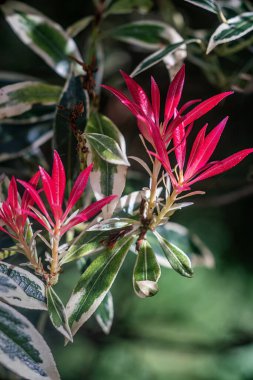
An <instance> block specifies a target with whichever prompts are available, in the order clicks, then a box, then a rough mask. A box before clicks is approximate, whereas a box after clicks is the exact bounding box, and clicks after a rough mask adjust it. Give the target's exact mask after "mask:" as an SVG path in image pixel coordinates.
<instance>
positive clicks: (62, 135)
mask: <svg viewBox="0 0 253 380" xmlns="http://www.w3.org/2000/svg"><path fill="white" fill-rule="evenodd" d="M73 113H74V114H75V115H77V118H76V120H75V125H74V128H77V129H78V130H81V131H83V130H84V128H85V125H86V122H87V119H88V115H89V97H88V93H87V91H86V90H84V89H83V81H82V77H81V76H79V75H78V76H76V75H75V74H74V73H73V70H71V71H70V73H69V76H68V78H67V81H66V83H65V86H64V88H63V91H62V94H61V97H60V100H59V106H58V109H57V113H56V117H55V123H54V140H53V144H54V147H55V148H56V149H57V151H58V152H59V154H60V155H61V159H62V161H63V163H64V166H65V168H66V171H67V178H69V179H72V178H73V174H74V168H75V163H76V161H77V160H76V155H77V140H76V137H75V136H74V131H73V130H72V127H73V126H72V125H71V119H72V114H73Z"/></svg>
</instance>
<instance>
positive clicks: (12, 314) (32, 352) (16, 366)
mask: <svg viewBox="0 0 253 380" xmlns="http://www.w3.org/2000/svg"><path fill="white" fill-rule="evenodd" d="M0 363H1V364H2V365H3V366H4V367H6V368H8V369H9V370H10V371H13V372H14V373H16V374H17V375H18V376H19V377H20V376H22V378H24V379H28V380H60V376H59V373H58V371H57V368H56V365H55V362H54V359H53V356H52V354H51V351H50V349H49V347H48V345H47V344H46V342H45V341H44V339H43V337H42V336H41V335H40V334H39V333H38V331H37V330H36V329H35V328H34V327H33V325H32V324H31V322H30V321H29V320H28V319H27V318H25V317H24V316H23V315H22V314H20V313H19V312H18V311H16V310H15V309H14V308H12V307H11V306H9V305H7V304H4V303H3V302H1V301H0Z"/></svg>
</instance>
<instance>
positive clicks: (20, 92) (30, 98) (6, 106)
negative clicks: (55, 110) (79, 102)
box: [0, 81, 61, 119]
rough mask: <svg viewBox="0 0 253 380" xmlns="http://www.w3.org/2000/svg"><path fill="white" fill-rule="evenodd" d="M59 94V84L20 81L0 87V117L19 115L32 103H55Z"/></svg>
mask: <svg viewBox="0 0 253 380" xmlns="http://www.w3.org/2000/svg"><path fill="white" fill-rule="evenodd" d="M60 94H61V88H60V87H59V86H52V85H50V84H47V83H43V82H30V81H29V82H21V83H16V84H10V85H8V86H5V87H2V88H1V89H0V119H5V118H8V117H13V116H17V115H21V114H23V113H24V112H26V111H29V110H31V109H32V107H33V106H34V105H38V104H40V105H44V106H52V105H55V104H56V103H57V102H58V100H59V96H60Z"/></svg>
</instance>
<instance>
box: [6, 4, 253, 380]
mask: <svg viewBox="0 0 253 380" xmlns="http://www.w3.org/2000/svg"><path fill="white" fill-rule="evenodd" d="M26 3H27V4H29V5H31V6H34V7H36V8H37V9H39V10H41V11H42V12H43V13H45V14H46V15H48V16H49V17H50V18H52V19H54V20H55V21H56V22H58V23H59V24H61V25H62V26H63V27H67V26H68V25H70V24H71V23H73V22H74V21H76V20H77V19H78V18H81V17H83V16H85V15H89V14H92V12H93V5H92V1H91V0H74V1H72V2H67V1H60V0H53V1H40V0H37V1H35V0H33V1H26ZM167 3H171V4H170V5H174V7H175V8H176V9H177V11H179V12H180V13H181V14H182V17H183V19H184V22H186V23H187V25H189V26H191V27H194V28H196V29H198V28H207V27H210V28H214V27H215V26H216V25H217V19H216V18H215V16H213V15H212V14H211V13H208V12H204V11H203V10H201V9H198V8H196V7H192V6H191V5H189V4H186V3H185V2H184V1H183V0H178V1H176V0H175V1H173V2H169V1H168V2H167ZM165 5H166V0H163V1H158V0H157V1H154V6H153V8H152V11H151V13H150V14H148V15H145V16H138V19H139V18H140V17H141V18H147V19H148V18H156V19H161V18H163V19H165V20H166V17H167V19H168V18H169V16H170V15H169V14H167V13H165V11H164V10H165V9H167V12H169V9H171V8H170V7H169V6H168V7H167V8H166V7H165ZM167 5H168V4H167ZM123 18H124V19H123ZM136 18H137V17H136V15H127V16H125V15H124V16H119V17H114V18H111V19H109V20H108V21H107V22H108V23H111V26H113V25H114V24H115V23H116V24H117V25H118V24H120V23H121V22H123V21H124V22H126V21H127V20H129V21H130V20H132V19H136ZM86 33H88V32H85V33H82V34H81V35H80V36H79V37H78V43H79V44H80V46H85V45H84V42H85V39H86V37H87V35H86ZM0 46H1V55H0V57H1V59H0V74H1V75H0V79H1V85H4V84H7V83H10V82H11V81H12V78H13V77H12V75H9V76H7V75H6V71H7V72H12V73H13V72H18V73H22V74H25V75H28V76H32V77H37V78H43V79H45V80H47V81H48V82H50V83H56V84H63V82H62V80H61V79H59V77H57V76H56V75H55V74H54V72H53V71H52V70H51V69H50V68H48V67H47V66H46V65H45V64H44V63H43V62H42V60H41V59H40V58H39V57H37V56H36V55H35V54H34V53H33V52H31V51H30V50H29V49H28V48H27V47H26V46H24V45H23V44H22V43H21V42H20V41H19V40H18V38H17V37H16V36H15V35H14V33H13V32H12V30H11V29H10V28H9V26H8V25H7V23H6V22H5V20H4V17H3V16H2V15H0ZM84 49H85V48H84ZM117 52H118V53H117ZM117 54H118V55H117ZM144 56H145V55H144V53H143V52H140V51H138V50H133V49H130V48H129V46H128V45H123V44H121V43H120V42H118V43H117V44H116V45H115V44H114V45H113V46H111V45H110V43H108V46H106V47H105V58H106V64H107V67H108V69H107V75H106V76H105V81H106V83H111V84H116V85H118V86H120V85H121V84H122V82H121V79H120V75H119V73H118V69H119V68H122V69H124V70H125V71H126V72H131V70H132V69H133V68H134V67H135V66H136V65H137V64H138V63H139V61H140V60H141V59H143V58H144ZM150 74H152V75H154V77H155V78H156V80H157V82H158V84H159V86H160V87H161V91H162V93H163V96H165V94H166V90H167V87H168V85H169V76H168V72H167V70H166V69H165V68H164V66H163V65H162V64H161V65H157V66H155V67H154V68H152V70H149V71H147V72H145V73H143V74H141V75H140V76H139V77H138V81H139V83H140V84H141V85H143V87H144V88H146V89H147V91H149V78H150ZM219 87H220V83H218V82H217V85H216V86H215V84H214V83H212V84H210V81H209V80H208V79H207V77H206V76H205V75H204V74H203V72H202V71H201V70H200V69H199V68H197V67H196V66H195V65H193V64H192V63H191V62H190V61H186V83H185V89H184V95H183V100H189V99H194V98H203V99H205V98H207V97H209V96H212V95H214V94H215V93H217V92H219V91H220V88H219ZM252 105H253V95H252V94H251V93H247V94H245V93H236V94H235V95H233V96H231V97H229V98H228V99H226V101H225V102H224V103H223V104H222V105H221V106H219V107H217V108H216V109H215V110H213V111H212V112H210V114H208V116H207V117H206V118H205V120H201V122H200V123H198V124H197V126H196V130H197V129H198V127H200V126H202V125H203V123H204V121H207V120H208V122H209V123H210V125H212V126H214V125H215V123H217V122H218V121H219V120H220V119H221V118H222V117H224V116H226V115H230V121H229V123H228V125H227V127H226V130H225V132H224V135H223V137H222V140H221V141H220V144H219V147H218V149H217V151H216V153H215V157H217V158H219V159H220V158H223V157H226V156H227V155H229V154H232V153H233V152H235V151H237V150H240V149H243V148H246V147H252V146H253V123H252ZM102 110H103V112H104V113H105V114H107V115H108V116H109V117H110V118H112V120H114V121H115V123H116V124H117V125H118V127H119V128H120V129H121V131H122V132H123V134H124V136H125V137H126V140H127V144H128V154H129V155H134V154H136V153H138V154H141V153H140V152H142V151H143V148H142V145H141V143H140V141H139V138H138V132H137V127H136V125H135V120H134V118H133V117H132V116H131V115H130V113H129V112H128V111H127V110H126V109H124V108H123V107H122V106H121V105H120V104H119V103H118V101H117V100H115V99H114V98H112V96H108V95H107V94H105V93H103V98H102ZM40 128H42V129H43V128H48V129H50V125H43V126H40ZM40 130H41V129H38V130H36V131H34V130H33V131H32V132H31V126H30V127H28V126H25V125H24V126H22V127H21V126H19V127H18V129H17V126H15V125H1V124H0V141H1V145H0V151H1V153H0V154H3V153H6V152H15V151H17V150H20V149H22V148H24V147H25V146H26V145H27V144H28V142H30V141H31V139H33V138H35V137H36V136H35V137H34V133H35V135H36V133H37V134H38V135H39V134H40ZM42 153H43V155H44V158H45V159H46V158H47V157H49V156H50V143H47V144H45V146H43V148H42ZM0 157H1V156H0ZM143 158H144V159H145V154H144V152H143ZM35 161H36V160H35V159H34V157H33V156H32V155H29V154H27V155H24V156H23V157H21V158H20V157H19V158H18V159H12V160H4V161H2V162H0V164H1V169H0V170H1V172H6V173H7V174H9V175H12V174H18V175H19V176H20V175H23V176H24V177H26V175H27V174H28V171H31V170H33V168H34V166H35V164H36V162H35ZM128 177H129V182H128V187H127V191H131V190H136V188H137V186H138V187H143V186H147V178H146V176H145V175H144V174H143V173H142V172H141V170H140V167H138V166H137V165H135V164H133V166H132V168H131V171H130V172H129V176H128ZM201 190H205V191H206V192H207V195H205V196H202V197H200V196H199V197H198V198H196V199H194V202H195V205H194V206H192V207H190V208H187V209H184V210H182V211H179V212H178V213H177V214H176V215H175V216H174V217H173V221H174V222H177V223H180V224H182V225H184V226H186V227H187V228H188V229H189V230H190V232H191V233H193V234H197V235H198V236H199V237H200V238H201V239H202V240H203V242H204V243H205V244H206V245H207V246H208V248H209V249H210V250H211V251H212V253H213V255H214V257H215V261H216V265H215V267H214V268H213V269H209V268H203V267H202V268H201V267H198V268H196V269H195V275H194V277H193V278H192V279H186V278H182V277H180V276H179V275H178V274H177V273H174V272H172V271H170V270H168V269H163V273H162V276H161V280H160V282H159V284H160V291H159V293H158V294H157V295H156V296H155V297H154V298H151V299H145V300H142V299H138V298H137V297H136V296H135V294H134V292H133V289H132V284H131V281H132V280H131V273H132V267H133V265H134V256H133V255H132V256H131V255H129V257H128V258H127V260H126V262H125V264H124V266H123V269H122V270H121V272H120V274H119V276H118V278H117V279H116V282H115V284H114V286H113V289H112V293H113V296H114V306H115V320H114V323H113V327H112V331H111V334H110V335H109V336H105V335H104V334H103V332H102V331H101V330H100V328H99V326H98V325H97V324H96V321H95V319H91V320H90V321H89V322H88V323H86V324H85V325H84V326H83V327H82V328H81V329H80V331H79V332H78V334H77V335H76V338H75V341H74V343H73V344H69V345H68V346H67V347H63V340H62V337H61V336H59V335H58V334H57V333H56V332H55V331H54V330H53V329H52V328H51V327H50V324H49V323H46V328H45V333H44V336H45V338H46V340H47V342H48V343H49V346H50V347H51V348H52V351H53V354H54V356H55V359H56V363H57V366H58V368H59V371H60V373H61V376H62V379H63V380H81V379H85V380H104V379H106V380H107V379H108V380H116V379H121V380H130V379H131V380H132V379H134V380H135V379H136V380H137V379H138V380H149V379H150V380H151V379H159V380H163V379H164V380H165V379H166V380H168V379H169V380H253V323H252V321H253V276H252V274H253V248H252V247H253V241H252V236H253V235H252V233H253V230H252V226H253V222H252V210H253V196H252V195H253V158H252V157H251V156H250V157H249V158H247V160H245V162H243V163H242V164H240V166H239V167H237V168H236V169H234V170H233V171H232V172H229V173H227V174H225V175H223V176H221V177H218V178H214V179H211V180H210V181H206V182H205V183H203V185H202V184H201ZM75 276H76V272H75V270H74V268H72V269H71V268H70V270H69V271H66V273H64V274H63V276H62V278H63V282H64V283H63V286H62V287H61V288H59V289H58V291H59V292H60V293H61V295H62V297H63V299H65V300H67V299H68V297H69V295H70V293H71V289H72V287H73V286H74V284H75V282H76V278H75ZM37 319H38V316H37V314H36V313H35V315H34V323H37ZM2 376H3V377H2V379H3V380H5V377H4V376H7V375H2Z"/></svg>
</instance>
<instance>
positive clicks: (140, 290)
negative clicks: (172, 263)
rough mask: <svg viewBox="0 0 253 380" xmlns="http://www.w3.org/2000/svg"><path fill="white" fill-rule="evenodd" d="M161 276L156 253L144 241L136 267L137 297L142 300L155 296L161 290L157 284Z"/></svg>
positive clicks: (135, 285) (135, 283)
mask: <svg viewBox="0 0 253 380" xmlns="http://www.w3.org/2000/svg"><path fill="white" fill-rule="evenodd" d="M160 275H161V268H160V265H159V264H158V262H157V259H156V256H155V253H154V251H153V249H152V247H151V245H150V244H149V243H148V241H147V240H143V242H142V244H141V246H140V249H139V252H138V253H137V258H136V262H135V266H134V272H133V287H134V291H135V293H136V294H137V296H139V297H141V298H146V297H152V296H154V295H155V294H156V293H157V292H158V290H159V288H158V285H157V282H158V280H159V278H160Z"/></svg>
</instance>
